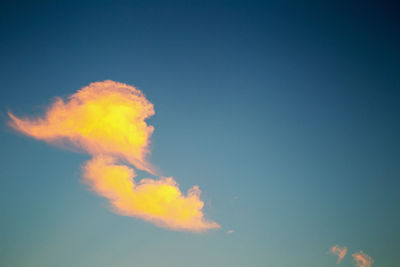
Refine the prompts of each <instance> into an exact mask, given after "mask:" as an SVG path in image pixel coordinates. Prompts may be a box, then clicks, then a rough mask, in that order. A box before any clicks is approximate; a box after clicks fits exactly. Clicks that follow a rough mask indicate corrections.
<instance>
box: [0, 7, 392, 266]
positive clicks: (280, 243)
mask: <svg viewBox="0 0 400 267" xmlns="http://www.w3.org/2000/svg"><path fill="white" fill-rule="evenodd" d="M396 10H398V7H396V6H394V5H389V4H388V3H379V2H378V1H376V2H373V1H366V2H363V3H362V4H360V3H359V2H358V1H335V2H331V3H324V4H323V3H322V2H318V1H306V2H305V3H294V2H291V1H273V2H267V1H262V2H261V1H260V2H256V1H164V2H155V1H125V2H124V1H93V2H88V1H85V2H84V3H78V2H73V1H71V2H69V3H61V2H59V3H56V2H53V3H50V2H44V1H43V2H22V1H21V2H7V1H6V2H2V4H1V6H0V14H1V15H0V17H1V19H0V31H1V37H0V40H1V42H0V58H1V62H0V78H1V85H0V87H1V90H0V105H1V107H2V108H1V114H2V121H3V123H2V127H1V131H0V135H1V140H2V142H1V147H2V148H1V150H0V160H1V162H2V168H1V169H0V203H1V204H0V205H1V220H0V234H1V238H0V239H1V241H0V265H2V266H3V265H4V266H270V267H280V266H282V267H285V266H309V267H313V266H336V258H335V256H333V255H330V254H328V253H327V251H328V250H329V248H330V247H331V246H333V245H336V244H339V245H344V246H347V247H348V249H349V252H350V253H349V255H347V256H346V257H345V258H344V260H343V261H342V263H341V264H340V265H339V266H353V263H352V259H351V255H350V254H351V253H354V252H358V251H360V250H362V251H364V252H365V253H367V254H368V255H370V256H371V257H372V258H373V259H374V261H375V263H374V265H376V266H396V264H398V262H399V261H400V256H399V254H398V251H399V249H400V247H399V244H398V241H399V239H400V231H399V227H398V226H399V225H400V213H399V208H398V203H399V201H400V195H399V192H398V188H399V185H400V184H399V176H400V167H399V166H400V164H399V162H400V152H399V151H400V142H399V136H400V123H399V121H400V120H399V114H400V105H399V101H400V93H399V92H400V91H399V89H400V88H399V86H400V81H399V77H400V75H399V74H400V54H399V50H398V47H399V44H400V43H399V42H400V40H399V36H400V34H399V30H398V29H399V28H400V27H399V20H398V18H397V17H396V16H397V15H396ZM107 79H111V80H115V81H119V82H124V83H128V84H131V85H134V86H136V87H138V88H139V89H141V90H142V91H143V92H144V93H145V95H146V97H147V98H148V99H149V100H150V101H151V102H152V103H153V104H154V106H155V111H156V114H155V116H154V117H152V118H151V119H150V120H149V123H150V124H151V125H153V126H154V127H155V132H154V134H153V136H152V155H151V162H152V163H153V164H154V165H156V166H158V167H159V168H160V169H161V170H162V173H163V174H165V175H171V176H174V178H175V179H176V180H177V181H178V182H179V184H180V186H181V188H182V190H183V191H186V190H187V189H188V188H190V187H191V186H192V185H199V186H200V188H201V190H202V191H203V193H202V199H203V200H204V202H205V208H204V210H205V213H206V215H207V217H209V218H211V219H212V220H215V221H217V222H218V223H219V224H220V225H221V226H222V229H220V230H210V231H208V232H206V233H203V234H192V233H185V232H176V231H169V230H165V229H162V228H157V227H156V226H154V225H152V224H149V223H146V222H144V221H141V220H139V219H134V218H129V217H123V216H119V215H117V214H114V213H112V212H110V211H109V209H108V208H107V207H108V206H107V201H105V200H104V199H102V198H100V197H98V196H96V195H95V194H93V193H92V192H90V191H89V190H88V189H87V187H85V185H84V184H82V183H81V182H80V181H81V174H82V173H81V166H82V164H83V162H84V161H85V160H88V159H89V158H90V157H89V156H88V155H85V154H76V153H73V152H71V151H64V150H61V149H59V148H56V147H52V146H50V145H47V144H45V143H43V142H38V141H35V140H33V139H30V138H27V137H24V136H22V135H21V134H19V133H16V132H14V131H13V130H12V129H10V128H9V127H8V126H7V120H8V119H7V115H6V114H7V110H9V109H10V110H12V111H13V112H14V113H15V114H17V115H20V116H23V115H40V114H43V111H44V110H45V107H46V106H47V105H48V104H49V103H51V101H52V99H54V97H56V96H62V97H66V96H68V95H70V94H73V93H75V92H76V91H77V90H78V89H80V88H82V87H84V86H86V85H88V84H89V83H90V82H94V81H103V80H107ZM140 175H141V178H142V177H144V175H145V174H143V173H140ZM231 229H233V230H234V231H235V232H234V233H232V234H227V233H226V232H227V231H228V230H231Z"/></svg>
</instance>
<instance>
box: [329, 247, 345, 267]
mask: <svg viewBox="0 0 400 267" xmlns="http://www.w3.org/2000/svg"><path fill="white" fill-rule="evenodd" d="M329 252H330V253H332V254H334V255H336V256H337V257H338V259H337V264H339V263H340V262H341V261H342V260H343V258H344V256H346V254H347V247H340V246H338V245H336V246H333V247H331V248H330V249H329Z"/></svg>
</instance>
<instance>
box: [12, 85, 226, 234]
mask: <svg viewBox="0 0 400 267" xmlns="http://www.w3.org/2000/svg"><path fill="white" fill-rule="evenodd" d="M8 114H9V117H10V118H11V121H10V125H11V126H12V127H13V128H14V129H15V130H17V131H19V132H22V133H23V134H25V135H28V136H31V137H33V138H35V139H38V140H43V141H46V142H48V143H52V144H58V145H60V144H61V145H65V144H72V146H73V147H74V148H78V149H80V150H83V151H85V152H87V153H89V154H90V155H91V156H92V157H93V158H92V159H91V160H89V161H88V162H87V163H86V164H85V165H84V167H83V176H84V181H85V182H86V183H87V184H88V185H89V186H90V187H91V189H92V190H93V191H95V192H96V193H97V194H99V195H101V196H103V197H105V198H107V199H108V200H109V202H110V204H111V207H112V210H113V211H114V212H116V213H118V214H121V215H125V216H131V217H136V218H141V219H143V220H146V221H149V222H152V223H154V224H156V225H158V226H160V227H165V228H169V229H173V230H183V231H193V232H201V231H205V230H208V229H212V228H220V226H219V225H218V224H217V223H216V222H212V221H208V220H206V219H205V217H204V213H203V210H202V209H203V206H204V203H203V201H202V200H201V199H200V193H201V191H200V190H199V188H198V186H193V187H192V188H190V189H189V190H188V193H187V195H186V196H185V195H184V194H182V192H181V191H180V189H179V186H178V184H177V182H176V181H175V180H174V179H173V178H172V177H169V178H165V177H161V178H160V179H158V180H155V179H150V178H145V179H141V180H140V181H138V182H137V181H135V179H134V178H135V176H136V174H135V171H134V169H133V168H131V167H130V166H128V164H130V165H132V166H133V167H135V168H137V169H139V170H143V171H146V172H148V173H150V174H156V172H155V168H154V167H153V166H152V165H151V164H150V163H149V162H148V160H147V158H148V156H149V154H150V149H149V144H150V137H151V135H152V133H153V130H154V128H153V126H149V125H147V123H146V121H145V120H146V119H147V118H149V117H150V116H153V115H154V107H153V104H152V103H151V102H150V101H148V100H147V99H146V97H145V96H144V95H143V93H142V92H141V91H140V90H138V89H136V88H135V87H133V86H130V85H127V84H123V83H119V82H114V81H103V82H95V83H91V84H90V85H89V86H86V87H84V88H82V89H81V90H79V91H78V92H76V93H75V94H73V95H71V96H70V97H69V98H68V100H67V101H64V100H62V99H61V98H57V99H56V100H55V102H54V103H53V104H52V105H51V106H50V107H49V108H48V109H47V111H46V114H45V116H44V117H42V118H37V119H29V118H19V117H17V116H15V115H14V114H13V113H11V112H9V113H8Z"/></svg>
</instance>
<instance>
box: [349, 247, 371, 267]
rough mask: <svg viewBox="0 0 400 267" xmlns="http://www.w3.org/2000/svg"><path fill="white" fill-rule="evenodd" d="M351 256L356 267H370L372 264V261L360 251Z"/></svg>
mask: <svg viewBox="0 0 400 267" xmlns="http://www.w3.org/2000/svg"><path fill="white" fill-rule="evenodd" d="M352 256H353V259H354V264H355V265H356V266H357V267H370V266H371V265H372V263H373V262H374V260H373V259H372V258H371V257H370V256H368V255H367V254H365V253H364V252H363V251H362V250H360V252H358V253H354V254H352Z"/></svg>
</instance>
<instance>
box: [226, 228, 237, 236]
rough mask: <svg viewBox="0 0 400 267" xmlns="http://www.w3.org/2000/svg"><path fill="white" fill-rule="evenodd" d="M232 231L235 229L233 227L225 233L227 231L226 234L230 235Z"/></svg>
mask: <svg viewBox="0 0 400 267" xmlns="http://www.w3.org/2000/svg"><path fill="white" fill-rule="evenodd" d="M234 232H235V230H233V229H231V230H228V231H226V233H227V234H228V235H231V234H233V233H234Z"/></svg>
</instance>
